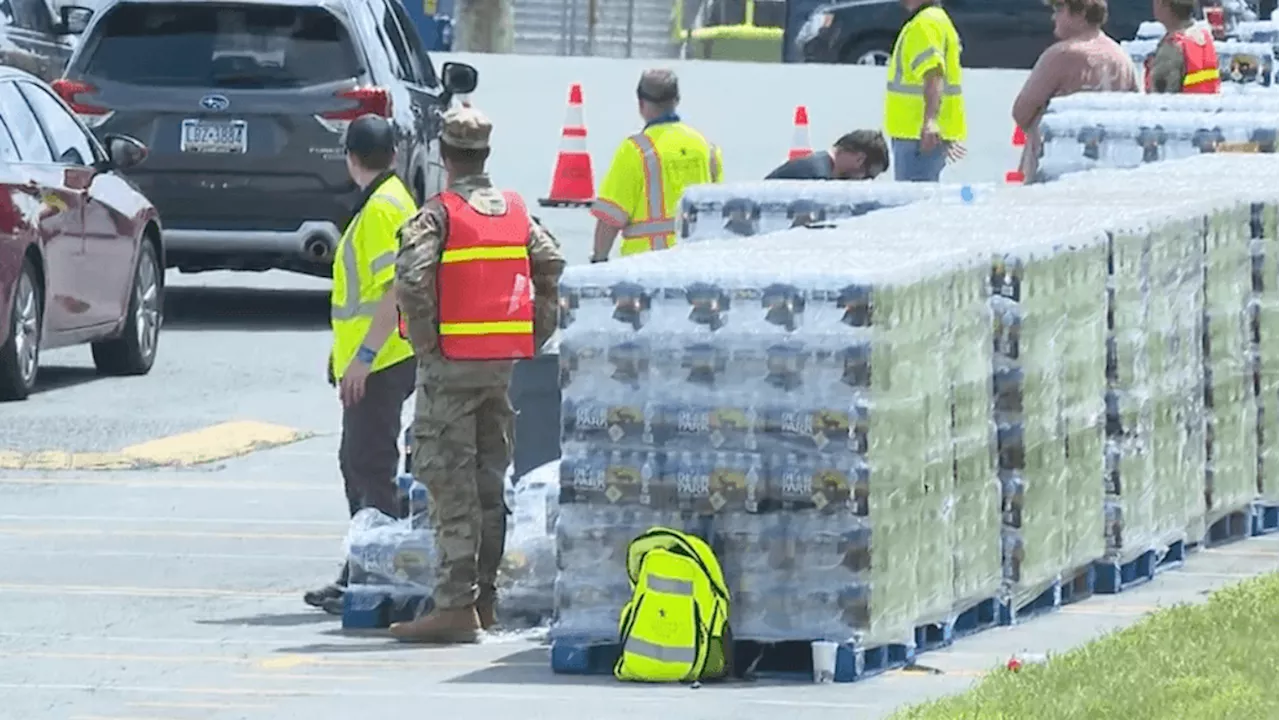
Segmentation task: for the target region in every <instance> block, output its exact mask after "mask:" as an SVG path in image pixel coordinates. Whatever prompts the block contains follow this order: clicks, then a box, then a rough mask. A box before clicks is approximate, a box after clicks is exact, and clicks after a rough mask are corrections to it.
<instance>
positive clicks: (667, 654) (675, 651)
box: [622, 635, 698, 664]
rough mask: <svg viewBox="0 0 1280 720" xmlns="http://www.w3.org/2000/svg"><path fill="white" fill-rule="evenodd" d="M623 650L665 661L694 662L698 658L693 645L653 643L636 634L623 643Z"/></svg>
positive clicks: (657, 660)
mask: <svg viewBox="0 0 1280 720" xmlns="http://www.w3.org/2000/svg"><path fill="white" fill-rule="evenodd" d="M622 652H624V653H628V654H631V655H639V656H640V657H643V658H648V659H650V660H653V661H655V662H664V663H691V664H692V663H693V662H695V661H696V660H697V659H698V653H697V651H696V650H694V649H693V648H691V647H667V646H665V645H659V644H657V643H651V642H649V641H648V640H641V639H640V638H638V637H636V636H635V635H632V636H630V637H628V638H627V641H626V642H625V643H623V645H622Z"/></svg>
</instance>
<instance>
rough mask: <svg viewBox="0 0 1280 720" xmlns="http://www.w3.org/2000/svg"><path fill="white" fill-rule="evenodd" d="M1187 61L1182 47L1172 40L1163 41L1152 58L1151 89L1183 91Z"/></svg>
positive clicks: (1153, 90) (1172, 91) (1157, 90)
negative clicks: (1183, 55) (1183, 56)
mask: <svg viewBox="0 0 1280 720" xmlns="http://www.w3.org/2000/svg"><path fill="white" fill-rule="evenodd" d="M1186 69H1187V66H1186V62H1185V61H1184V60H1183V58H1182V48H1179V47H1178V46H1177V45H1175V44H1174V43H1171V42H1162V43H1160V46H1159V47H1157V48H1156V54H1155V57H1153V58H1152V59H1151V69H1150V70H1149V71H1148V72H1150V73H1151V91H1152V92H1158V93H1180V92H1182V78H1183V76H1184V75H1185V74H1186Z"/></svg>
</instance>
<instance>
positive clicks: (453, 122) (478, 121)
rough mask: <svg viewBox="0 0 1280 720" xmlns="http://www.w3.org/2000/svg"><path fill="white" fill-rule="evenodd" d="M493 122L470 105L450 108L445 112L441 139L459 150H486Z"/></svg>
mask: <svg viewBox="0 0 1280 720" xmlns="http://www.w3.org/2000/svg"><path fill="white" fill-rule="evenodd" d="M492 132H493V123H492V122H490V121H489V118H487V117H485V114H484V113H482V112H480V111H479V110H477V109H475V108H473V107H471V106H470V105H463V106H462V107H455V108H450V109H449V111H448V112H446V113H445V114H444V129H443V130H442V131H441V133H440V141H441V142H443V143H444V144H445V145H448V146H450V147H455V148H458V149H459V150H486V149H488V147H489V135H490V134H491V133H492Z"/></svg>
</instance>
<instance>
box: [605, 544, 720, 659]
mask: <svg viewBox="0 0 1280 720" xmlns="http://www.w3.org/2000/svg"><path fill="white" fill-rule="evenodd" d="M627 575H628V577H630V579H631V587H632V595H631V601H630V602H628V603H627V604H626V606H624V607H623V608H622V616H621V617H620V618H619V621H618V638H619V641H620V642H621V644H622V653H621V655H619V657H618V662H617V663H616V664H615V665H614V667H613V674H614V676H615V677H617V678H618V679H619V680H629V681H634V682H694V681H699V680H709V679H714V678H721V677H724V676H726V675H728V674H729V672H730V666H731V660H732V655H733V640H732V634H731V633H730V630H729V589H728V588H727V587H726V586H725V582H724V575H723V574H722V573H721V571H720V562H719V561H718V560H716V556H715V553H713V552H711V548H710V547H709V546H708V545H707V544H706V543H705V542H703V540H702V539H701V538H698V537H695V536H693V535H689V534H687V533H683V532H680V531H678V530H672V529H670V528H664V527H654V528H650V529H649V530H648V531H647V532H645V533H644V534H643V535H641V536H639V537H637V538H636V539H635V540H632V541H631V544H630V545H629V546H628V548H627Z"/></svg>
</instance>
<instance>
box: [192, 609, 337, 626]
mask: <svg viewBox="0 0 1280 720" xmlns="http://www.w3.org/2000/svg"><path fill="white" fill-rule="evenodd" d="M338 619H339V618H338V617H337V616H335V615H329V614H328V613H323V612H320V611H319V610H317V611H314V612H300V613H288V614H285V615H251V616H249V617H241V618H222V619H219V620H197V621H196V624H197V625H251V626H255V627H297V626H300V625H315V624H317V623H322V622H331V621H335V620H338Z"/></svg>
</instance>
